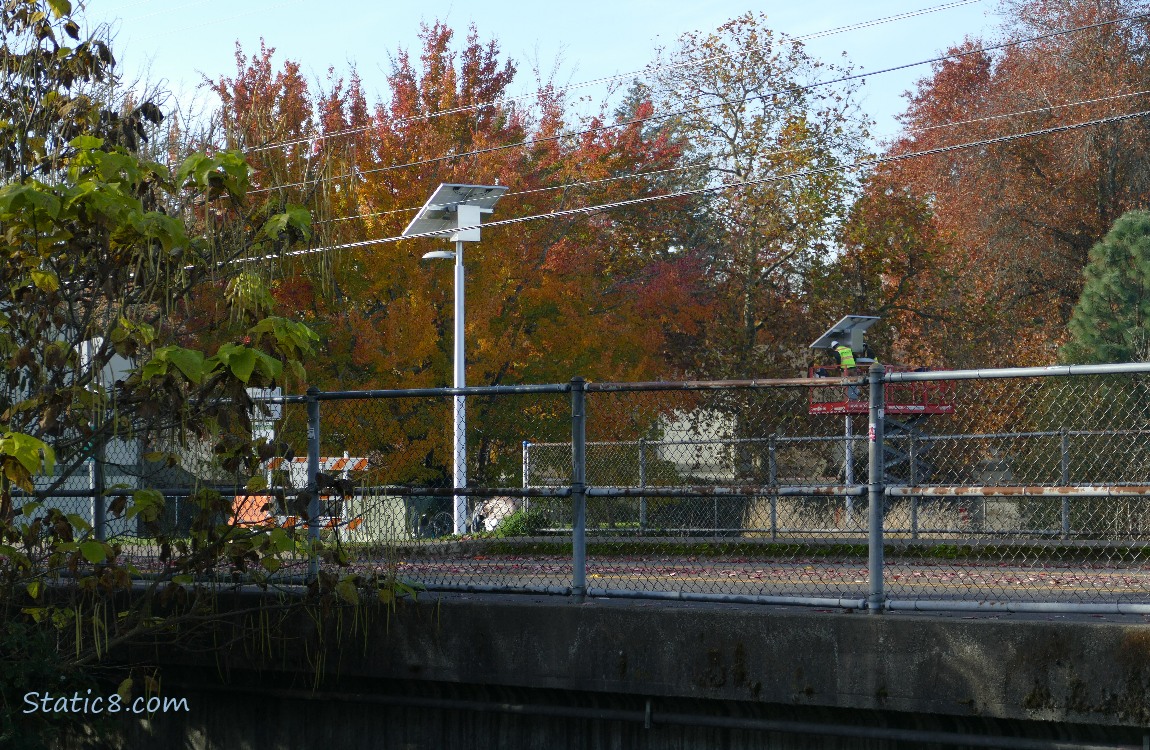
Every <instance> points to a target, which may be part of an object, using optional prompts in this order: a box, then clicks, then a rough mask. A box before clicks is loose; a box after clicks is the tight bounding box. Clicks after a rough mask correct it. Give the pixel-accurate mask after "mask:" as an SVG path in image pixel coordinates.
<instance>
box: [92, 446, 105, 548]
mask: <svg viewBox="0 0 1150 750" xmlns="http://www.w3.org/2000/svg"><path fill="white" fill-rule="evenodd" d="M106 456H107V451H106V450H105V443H104V439H103V438H96V445H95V448H94V449H93V451H92V457H91V458H90V459H89V461H91V464H90V465H89V467H88V480H89V481H88V484H89V486H90V487H91V488H92V531H93V533H94V534H95V535H96V540H97V541H100V542H103V541H107V539H108V513H107V510H108V505H107V498H105V497H104V490H105V489H106V487H105V485H106V484H107V482H106V480H105V478H104V460H105V458H106Z"/></svg>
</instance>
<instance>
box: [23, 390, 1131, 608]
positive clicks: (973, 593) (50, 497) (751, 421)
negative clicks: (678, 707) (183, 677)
mask: <svg viewBox="0 0 1150 750" xmlns="http://www.w3.org/2000/svg"><path fill="white" fill-rule="evenodd" d="M940 377H941V376H940ZM826 380H827V381H828V382H820V380H819V379H812V380H809V381H802V382H791V383H774V384H765V385H764V384H759V385H756V386H754V387H750V386H748V384H723V383H709V384H678V385H676V384H664V385H663V386H660V387H658V388H656V387H652V386H649V385H648V386H627V385H611V384H607V385H592V386H590V387H589V390H588V392H587V393H586V415H585V425H584V426H585V435H586V450H585V456H586V464H585V483H586V486H587V497H586V514H585V518H586V529H585V533H586V545H587V567H586V583H587V585H588V586H589V587H590V589H591V590H592V592H599V593H604V592H611V591H615V592H632V593H634V592H683V593H692V594H729V595H755V596H785V597H800V598H807V599H815V598H817V599H824V598H833V599H839V600H844V601H858V600H862V599H865V598H866V597H867V595H868V593H869V591H870V571H869V570H868V567H867V561H868V544H870V543H871V541H872V539H873V537H874V535H873V534H872V533H871V531H872V530H871V529H870V524H869V510H870V508H869V501H868V497H867V493H866V485H867V483H868V481H869V477H868V449H869V447H870V444H871V443H870V440H869V436H868V426H869V425H868V414H867V409H868V403H867V395H868V389H867V386H866V385H848V384H844V383H843V382H842V381H839V380H837V379H826ZM542 389H548V390H545V391H544V390H542ZM568 391H569V389H568V388H564V387H560V386H554V387H541V388H540V389H536V390H534V391H531V392H511V391H506V392H495V393H489V394H487V395H469V396H467V397H466V399H463V398H462V397H456V396H453V395H451V394H449V393H448V394H441V395H434V396H422V395H409V394H404V393H400V392H392V393H388V394H383V395H376V396H375V397H370V398H369V397H355V398H352V397H349V396H350V395H351V394H321V395H320V397H319V406H320V423H319V426H320V431H319V432H320V440H319V446H320V447H319V455H318V456H317V457H316V459H317V462H318V464H319V467H320V473H321V476H320V490H321V504H320V518H319V519H318V521H317V523H318V524H319V526H320V533H321V536H323V537H324V538H325V539H326V540H328V541H330V542H332V543H335V544H337V545H338V546H339V547H341V548H342V549H343V550H344V551H345V552H346V553H347V554H348V559H349V560H350V566H349V569H350V570H351V571H352V572H360V573H364V574H379V575H383V576H388V577H394V578H397V579H400V580H404V581H407V582H410V583H414V584H418V585H424V586H428V587H444V586H446V587H483V588H490V589H499V590H509V591H513V590H538V589H549V590H569V587H571V586H572V582H573V580H574V579H575V577H576V571H574V570H573V567H572V559H573V539H574V534H575V530H574V528H573V527H574V524H575V518H576V515H575V513H574V510H573V508H574V505H573V501H572V498H571V497H570V494H571V485H572V481H573V476H574V472H573V457H574V455H575V452H574V450H573V445H572V439H573V438H572V434H573V433H572V425H573V421H572V420H573V413H572V398H571V394H570V393H569V392H568ZM457 399H459V400H462V401H464V408H463V410H462V413H461V412H460V410H459V409H458V408H457V405H456V400H457ZM885 400H886V412H885V419H884V428H885V429H884V431H885V435H884V438H883V441H882V442H881V444H878V446H879V448H880V449H881V452H882V458H883V475H882V476H881V477H880V478H879V479H881V482H882V484H883V485H885V487H886V493H887V494H886V496H885V499H884V500H883V508H882V511H883V524H882V525H883V528H882V541H883V545H884V551H885V568H884V571H883V576H884V578H883V580H884V585H885V593H886V595H887V596H888V597H889V598H891V599H898V600H920V601H921V600H936V601H938V600H942V601H954V600H965V601H994V602H1019V601H1022V602H1064V603H1070V604H1096V603H1115V602H1124V603H1141V604H1150V560H1148V557H1150V555H1148V553H1147V549H1148V545H1147V535H1148V534H1150V502H1148V495H1147V494H1146V493H1147V487H1150V441H1148V440H1147V437H1148V436H1150V374H1147V373H1131V374H1106V375H1102V374H1094V375H1082V376H1072V377H1042V378H1039V377H1032V378H999V379H970V380H966V379H955V380H939V381H931V382H914V383H899V382H894V383H889V384H888V385H886V387H885ZM463 416H465V417H466V429H465V431H464V435H465V438H466V468H467V471H466V482H465V483H463V484H462V485H459V486H465V487H466V488H467V489H466V493H467V494H466V495H465V496H464V495H461V496H459V497H454V496H453V494H452V492H451V490H452V488H454V487H456V486H457V484H456V481H455V476H454V468H455V463H456V461H455V458H456V456H455V441H456V437H457V433H458V432H459V431H458V430H457V429H456V426H457V424H463V422H462V417H463ZM254 427H255V431H256V433H257V436H258V435H263V436H265V437H266V438H268V439H269V440H274V441H277V442H281V443H283V444H284V446H286V448H287V451H286V453H283V455H281V456H279V457H277V458H274V459H272V460H270V461H268V462H266V464H265V471H266V480H267V484H268V485H269V487H268V489H267V490H261V491H260V492H258V493H245V492H244V491H243V490H242V489H241V488H242V486H243V482H244V481H245V480H246V477H239V476H236V475H234V474H231V475H229V474H228V473H227V472H224V471H222V470H221V469H220V468H219V465H218V462H217V461H216V460H215V459H214V457H213V454H212V449H211V446H209V445H195V444H191V445H188V444H185V445H183V446H178V450H177V447H176V446H175V445H174V443H173V442H172V440H171V438H170V437H165V436H162V435H157V436H149V435H143V436H133V437H132V438H130V439H129V438H123V439H117V440H112V441H110V442H108V443H107V444H106V445H104V446H102V448H101V450H100V451H97V455H96V458H95V459H94V460H91V461H88V462H87V463H84V464H83V465H77V466H75V467H72V468H73V469H74V470H73V471H71V474H70V475H69V476H68V477H67V478H65V479H61V478H60V477H59V476H57V477H51V478H41V479H40V480H39V481H38V487H39V489H40V490H41V491H42V492H43V493H44V494H45V496H46V497H45V508H58V509H60V510H62V511H64V512H65V513H71V514H76V515H78V516H79V517H81V518H83V519H87V520H88V521H89V522H91V523H95V522H96V519H97V506H98V504H99V502H98V501H97V499H96V498H95V497H93V494H94V493H96V492H98V491H99V488H104V498H103V501H102V502H104V503H107V504H113V503H114V502H115V498H116V497H117V496H119V495H121V494H125V493H128V492H131V491H132V490H133V489H135V488H139V487H154V488H160V489H161V491H162V492H163V493H164V495H165V496H166V501H165V503H164V506H163V511H162V513H161V515H160V516H159V517H158V518H155V519H149V520H144V519H143V518H141V517H136V518H133V519H130V520H128V519H125V518H123V517H121V516H119V515H116V514H109V515H108V517H107V520H106V525H105V531H106V535H107V537H108V538H109V539H110V540H114V541H116V542H117V543H119V544H121V545H122V546H123V547H124V550H125V553H126V555H127V556H129V557H131V558H132V559H133V561H135V562H136V563H137V564H138V565H139V566H140V567H141V570H145V571H146V570H148V569H149V567H152V568H154V567H155V566H157V565H159V564H160V562H159V559H160V553H161V551H160V544H159V542H158V539H159V538H160V537H166V538H168V539H177V540H178V539H179V538H181V537H182V536H186V535H187V533H188V531H189V529H190V528H191V527H192V525H193V524H196V523H201V522H203V521H204V519H205V516H204V513H205V511H204V510H203V508H204V507H205V504H204V502H202V501H200V502H194V501H193V495H194V494H195V493H196V492H203V491H208V492H216V493H218V494H219V499H218V500H217V501H216V504H215V505H214V506H211V504H210V503H209V504H208V505H209V506H211V507H214V508H215V509H216V510H215V513H216V515H215V516H214V517H213V518H214V519H215V520H218V521H223V522H228V523H232V524H236V525H243V524H248V523H259V524H271V525H278V526H293V525H299V524H305V523H307V509H306V507H304V505H306V503H304V502H303V501H301V497H306V492H305V491H306V489H307V482H308V479H307V455H308V420H307V410H306V408H305V405H304V404H303V403H298V402H293V403H286V404H282V405H281V406H279V407H278V408H270V407H269V409H268V411H266V412H261V413H259V414H257V418H256V420H255V425H254ZM175 454H178V459H179V460H178V461H175V462H173V461H171V460H169V459H168V458H165V456H169V457H170V456H171V455H175ZM50 487H51V488H52V489H51V490H49V489H48V488H50ZM301 503H302V504H301ZM306 564H307V559H306V557H305V556H303V555H297V556H296V557H294V558H291V559H289V560H288V561H287V565H285V567H284V571H283V572H284V573H285V574H290V573H296V572H300V573H302V572H303V571H305V570H306Z"/></svg>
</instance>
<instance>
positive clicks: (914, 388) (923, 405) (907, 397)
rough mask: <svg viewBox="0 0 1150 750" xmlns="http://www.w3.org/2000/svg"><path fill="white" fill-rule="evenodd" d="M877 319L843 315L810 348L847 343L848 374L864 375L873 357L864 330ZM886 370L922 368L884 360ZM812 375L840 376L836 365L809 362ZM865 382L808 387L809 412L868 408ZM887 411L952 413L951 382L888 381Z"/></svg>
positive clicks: (855, 411) (858, 411)
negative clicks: (850, 362)
mask: <svg viewBox="0 0 1150 750" xmlns="http://www.w3.org/2000/svg"><path fill="white" fill-rule="evenodd" d="M876 322H878V318H876V317H874V316H872V315H846V316H844V317H843V318H842V319H841V320H839V321H838V322H837V323H835V324H834V325H833V326H831V327H830V328H829V329H828V330H827V332H826V333H824V334H823V335H822V336H819V337H818V338H817V339H815V342H814V343H813V344H811V349H823V350H827V351H830V350H832V349H833V348H834V347H833V346H832V344H835V343H840V344H842V345H845V346H849V347H850V348H851V350H852V351H853V352H854V353H855V362H856V366H855V368H854V373H853V374H849V375H847V377H856V378H858V377H864V376H865V375H866V374H867V372H868V371H869V370H870V366H871V365H872V364H873V363H874V360H873V359H871V358H869V357H868V356H866V355H867V354H869V350H867V348H866V344H865V343H864V342H863V333H864V332H865V331H866V330H867V329H868V328H870V327H871V326H872V325H874V324H875V323H876ZM883 368H884V369H885V370H886V371H887V372H921V371H922V370H923V368H914V367H908V366H906V365H888V364H886V363H883ZM809 377H811V378H841V377H843V372H842V369H841V368H840V366H839V365H822V366H818V365H816V366H812V367H811V368H810V372H809ZM869 388H870V386H869V385H868V384H867V383H865V382H864V383H860V384H859V385H833V386H827V387H825V388H824V387H814V388H811V389H810V413H811V414H866V413H867V412H868V411H869V410H870V404H869ZM883 391H884V393H883V395H884V396H885V400H886V405H885V408H886V413H887V414H890V415H891V416H895V415H902V416H914V415H919V414H922V415H926V414H953V413H954V384H953V383H945V382H927V383H887V384H886V385H884V386H883Z"/></svg>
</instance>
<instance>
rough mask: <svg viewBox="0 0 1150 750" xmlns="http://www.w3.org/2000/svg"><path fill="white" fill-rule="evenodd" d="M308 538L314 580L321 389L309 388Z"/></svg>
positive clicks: (316, 573) (309, 565) (309, 568)
mask: <svg viewBox="0 0 1150 750" xmlns="http://www.w3.org/2000/svg"><path fill="white" fill-rule="evenodd" d="M307 493H308V506H307V515H308V519H307V539H308V542H309V549H308V559H307V574H308V580H309V581H314V580H315V579H316V577H318V576H319V558H318V557H317V556H316V551H315V547H316V544H317V543H318V542H319V513H320V502H319V389H318V388H316V387H315V386H314V385H313V386H312V387H311V388H308V389H307Z"/></svg>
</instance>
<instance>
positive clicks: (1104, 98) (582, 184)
mask: <svg viewBox="0 0 1150 750" xmlns="http://www.w3.org/2000/svg"><path fill="white" fill-rule="evenodd" d="M1147 94H1150V89H1144V90H1142V91H1131V92H1129V93H1126V94H1114V95H1113V96H1101V97H1098V98H1096V99H1079V100H1078V101H1074V102H1067V103H1065V104H1050V105H1047V106H1045V107H1037V108H1034V109H1021V110H1015V111H1013V112H1003V113H1000V114H997V115H988V116H986V117H976V118H972V119H969V120H955V121H953V122H944V123H939V124H938V125H926V126H924V127H921V128H909V129H907V130H905V131H903V133H907V134H911V133H924V132H927V131H929V130H939V129H942V128H953V127H958V126H959V125H973V124H976V123H980V122H991V121H993V120H1002V119H1005V118H1007V117H1016V116H1018V115H1031V114H1037V113H1041V112H1051V111H1053V110H1056V109H1066V108H1068V107H1079V106H1084V105H1087V104H1098V103H1099V102H1108V101H1114V100H1116V99H1126V98H1129V97H1132V96H1144V95H1147ZM895 135H900V134H899V133H896V134H892V137H893V136H895ZM881 140H883V139H880V141H881ZM801 150H802V149H797V148H792V149H784V150H780V151H771V152H768V153H766V154H764V156H781V155H783V154H789V153H794V152H796V151H801ZM708 161H709V160H707V159H703V160H700V161H695V162H691V163H690V164H685V165H683V166H680V167H668V168H667V169H654V170H651V171H648V172H629V173H627V174H621V175H616V176H614V177H601V178H599V179H596V180H580V181H578V182H565V183H563V184H561V185H549V186H547V187H541V188H532V189H531V190H515V191H512V192H510V193H506V194H504V196H503V197H504V198H510V197H512V196H516V195H529V194H532V193H544V192H548V191H552V190H567V189H569V188H575V187H585V186H587V185H599V184H602V183H605V182H618V181H619V180H633V179H637V178H640V177H650V176H652V175H659V174H668V173H670V172H682V171H685V170H688V169H694V168H697V167H705V166H706V165H707V162H708ZM420 208H421V207H420V206H410V207H408V208H394V209H391V210H388V211H375V212H372V213H363V214H355V215H353V216H338V217H336V218H334V219H324V220H322V221H318V222H316V224H333V223H335V222H337V221H352V220H354V219H370V218H374V217H376V216H389V215H391V214H402V213H411V212H412V211H418V210H419V209H420Z"/></svg>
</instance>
